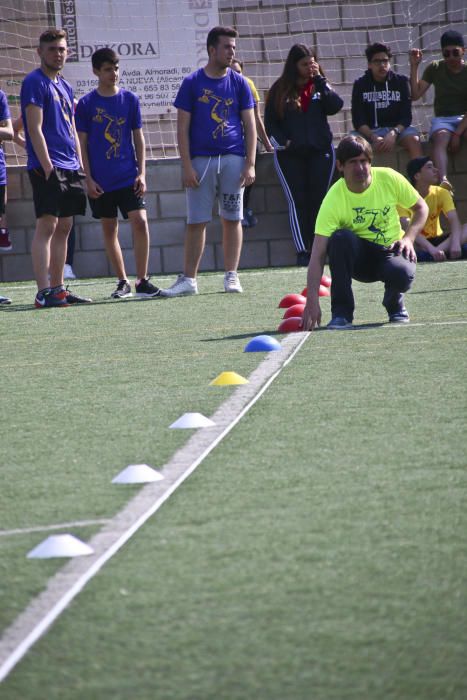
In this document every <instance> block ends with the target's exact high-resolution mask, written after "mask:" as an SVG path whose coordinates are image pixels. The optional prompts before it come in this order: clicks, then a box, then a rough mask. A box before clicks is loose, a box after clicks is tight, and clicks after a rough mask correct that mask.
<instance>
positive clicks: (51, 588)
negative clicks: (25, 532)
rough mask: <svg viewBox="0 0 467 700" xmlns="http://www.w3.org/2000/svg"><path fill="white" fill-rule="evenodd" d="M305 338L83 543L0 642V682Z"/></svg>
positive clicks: (289, 343)
mask: <svg viewBox="0 0 467 700" xmlns="http://www.w3.org/2000/svg"><path fill="white" fill-rule="evenodd" d="M308 336H309V333H293V334H291V335H289V336H287V337H286V338H285V339H284V340H283V341H282V350H280V351H276V352H269V353H267V356H266V358H265V359H264V360H263V361H262V362H261V363H260V365H259V366H258V368H257V369H256V370H255V371H254V372H252V374H251V375H250V378H249V384H244V385H242V386H240V387H238V388H237V390H236V391H235V392H234V393H233V394H232V395H231V396H230V398H229V399H227V400H226V401H225V402H224V403H223V404H222V405H221V406H220V407H219V408H218V409H217V411H216V412H215V413H214V415H213V416H211V419H212V420H213V421H214V423H215V426H214V427H212V428H203V429H202V430H198V431H197V432H196V433H195V434H194V435H193V436H192V437H191V438H190V439H189V440H188V441H187V443H186V444H185V445H184V446H183V447H182V448H181V449H179V450H178V451H177V452H176V453H175V455H174V456H173V457H172V459H171V460H170V461H169V462H168V463H167V464H166V465H164V467H162V468H161V471H162V473H163V475H164V480H163V481H159V482H154V483H151V484H148V485H147V486H145V487H144V488H143V489H142V490H141V491H140V492H139V493H138V494H137V495H136V496H135V497H134V498H132V499H131V500H130V501H129V503H128V504H127V505H126V506H125V507H124V508H123V509H122V510H121V511H120V513H117V515H116V516H115V517H114V518H113V519H112V520H110V521H109V522H108V523H107V525H105V526H104V527H103V528H102V530H101V531H100V532H99V533H97V534H96V535H95V536H94V537H93V538H92V539H91V540H90V542H88V544H89V545H90V546H91V547H92V548H93V550H94V554H93V555H91V556H89V557H79V558H76V559H73V560H71V561H70V562H69V563H68V564H66V565H65V566H64V567H63V568H62V569H61V570H60V571H58V573H57V574H55V576H53V577H52V578H51V579H50V580H49V582H48V584H47V588H46V589H45V590H44V591H43V592H42V593H40V594H39V595H38V596H37V597H36V598H35V599H34V600H32V601H31V603H30V604H29V605H28V607H27V608H26V609H25V610H24V611H23V612H22V613H21V614H20V615H19V616H18V617H17V619H16V620H15V621H14V622H13V624H12V625H11V626H10V627H9V628H7V629H6V630H5V632H4V634H3V636H2V637H1V638H0V682H1V681H3V680H4V679H5V678H6V677H7V676H8V674H9V673H10V671H11V670H12V669H13V668H14V667H15V666H16V664H17V663H18V662H19V661H20V660H21V659H22V658H23V656H24V655H25V654H26V653H27V652H28V650H29V649H30V648H31V647H32V646H33V645H34V644H35V643H36V642H37V640H38V639H40V637H41V636H42V635H43V634H44V633H45V632H46V630H47V629H48V628H49V627H50V626H51V625H52V624H53V622H54V621H55V620H56V619H57V618H58V617H59V615H60V614H61V613H62V612H63V611H64V610H65V609H66V607H67V606H68V605H69V604H70V602H71V601H72V600H73V599H74V598H75V597H76V596H77V595H78V593H79V592H80V591H81V590H82V589H83V588H84V586H85V585H86V584H87V583H88V582H89V581H90V580H91V579H92V578H93V577H94V576H95V575H96V574H97V573H98V572H99V570H100V569H101V568H102V567H103V566H104V564H105V563H106V562H107V561H109V559H110V558H111V557H113V555H114V554H116V553H117V552H118V551H119V549H120V548H121V547H122V546H123V545H124V544H125V543H126V542H127V541H128V540H129V539H130V538H131V537H132V536H133V535H134V534H135V533H136V532H137V531H138V530H139V528H140V527H141V526H142V525H143V524H144V523H145V522H146V521H147V520H148V519H149V518H150V517H151V516H152V515H153V514H154V513H155V512H156V511H157V510H158V509H159V508H160V507H161V506H162V504H163V503H165V501H166V500H167V499H168V498H169V497H170V496H171V495H172V493H174V491H176V489H177V488H178V487H179V486H180V484H182V483H183V482H184V481H185V479H187V478H188V476H190V474H191V473H192V472H193V471H194V470H195V469H196V468H197V467H198V466H199V464H201V462H202V461H203V460H204V459H205V458H206V457H207V456H208V455H209V454H210V453H211V452H212V450H213V449H214V448H215V447H216V446H217V445H218V444H219V443H220V442H221V441H222V440H223V438H224V437H225V436H226V435H227V434H228V433H229V432H230V431H231V430H232V429H233V428H234V426H235V425H236V424H237V423H238V422H239V421H240V420H241V419H242V418H243V416H244V415H245V414H246V413H247V412H248V411H249V410H250V408H252V406H254V404H255V403H256V402H257V401H258V399H259V398H260V397H261V396H262V394H263V393H264V392H265V391H266V390H267V389H268V387H269V386H270V385H271V384H272V382H273V381H274V380H275V379H276V378H277V377H278V376H279V374H280V372H281V371H282V369H283V368H284V367H285V366H286V365H287V364H288V363H289V362H290V361H291V360H292V358H293V357H294V356H295V354H296V353H297V352H298V351H299V350H300V348H301V347H302V345H303V344H304V343H305V341H306V340H307V338H308ZM109 487H110V485H109ZM31 565H33V562H31Z"/></svg>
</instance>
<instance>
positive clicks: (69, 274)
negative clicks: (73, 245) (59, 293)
mask: <svg viewBox="0 0 467 700" xmlns="http://www.w3.org/2000/svg"><path fill="white" fill-rule="evenodd" d="M63 279H65V280H75V279H76V275H75V273H74V272H73V268H72V267H71V265H65V267H64V268H63Z"/></svg>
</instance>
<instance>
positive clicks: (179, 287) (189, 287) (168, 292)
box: [160, 275, 198, 297]
mask: <svg viewBox="0 0 467 700" xmlns="http://www.w3.org/2000/svg"><path fill="white" fill-rule="evenodd" d="M189 294H198V283H197V281H196V280H195V279H192V278H191V277H185V275H179V276H178V277H177V279H176V281H175V282H174V283H173V285H172V286H171V287H169V288H168V289H161V294H160V295H161V297H182V296H188V295H189Z"/></svg>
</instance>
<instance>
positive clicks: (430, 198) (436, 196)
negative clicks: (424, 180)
mask: <svg viewBox="0 0 467 700" xmlns="http://www.w3.org/2000/svg"><path fill="white" fill-rule="evenodd" d="M425 202H426V203H427V205H428V209H429V213H428V219H427V220H426V224H425V226H424V227H423V231H422V233H423V235H424V236H425V238H436V237H437V236H441V234H442V233H443V229H442V228H441V223H440V220H439V215H440V214H448V213H449V212H450V211H453V209H455V208H456V207H455V205H454V200H453V198H452V196H451V193H450V192H448V190H445V189H444V187H438V186H437V185H431V187H430V188H429V190H428V194H427V196H426V197H425ZM399 215H400V216H406V217H408V218H409V219H411V218H412V212H411V211H407V209H402V208H401V209H400V210H399Z"/></svg>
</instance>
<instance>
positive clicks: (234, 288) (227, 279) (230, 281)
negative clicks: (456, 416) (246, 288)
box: [224, 270, 243, 293]
mask: <svg viewBox="0 0 467 700" xmlns="http://www.w3.org/2000/svg"><path fill="white" fill-rule="evenodd" d="M224 291H225V292H239V293H240V292H243V289H242V285H241V284H240V280H239V279H238V275H237V273H236V272H235V270H231V271H230V272H226V273H225V275H224Z"/></svg>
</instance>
